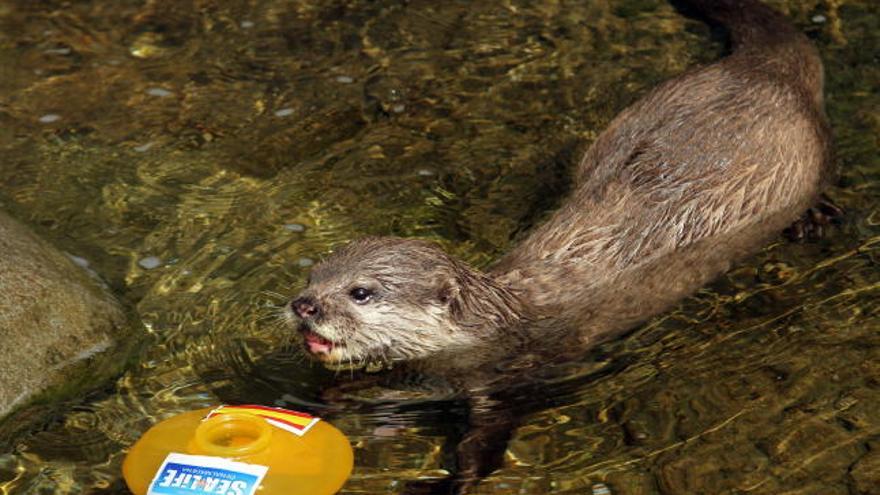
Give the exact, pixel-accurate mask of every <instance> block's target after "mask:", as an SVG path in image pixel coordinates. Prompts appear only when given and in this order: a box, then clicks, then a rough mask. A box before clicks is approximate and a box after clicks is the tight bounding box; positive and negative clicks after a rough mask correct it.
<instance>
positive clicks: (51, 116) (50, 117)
mask: <svg viewBox="0 0 880 495" xmlns="http://www.w3.org/2000/svg"><path fill="white" fill-rule="evenodd" d="M59 120H61V116H60V115H58V114H57V113H47V114H46V115H43V116H42V117H40V118H39V121H40V122H41V123H43V124H51V123H52V122H58V121H59Z"/></svg>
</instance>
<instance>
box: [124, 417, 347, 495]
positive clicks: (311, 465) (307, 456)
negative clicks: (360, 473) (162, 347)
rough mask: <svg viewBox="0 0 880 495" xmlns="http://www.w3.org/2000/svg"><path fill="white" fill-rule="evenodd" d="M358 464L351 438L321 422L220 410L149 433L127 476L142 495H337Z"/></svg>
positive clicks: (128, 462) (131, 456)
mask: <svg viewBox="0 0 880 495" xmlns="http://www.w3.org/2000/svg"><path fill="white" fill-rule="evenodd" d="M353 464H354V457H353V454H352V451H351V445H349V442H348V439H347V438H345V436H344V435H343V434H342V433H341V432H340V431H339V430H337V429H336V428H334V427H333V426H331V425H330V424H329V423H327V422H325V421H321V420H320V419H318V418H316V417H313V416H309V415H308V414H304V413H300V412H295V411H288V410H285V409H278V408H274V407H264V406H253V405H246V406H220V407H217V408H214V409H200V410H197V411H190V412H187V413H183V414H180V415H178V416H174V417H172V418H170V419H167V420H165V421H163V422H161V423H159V424H157V425H155V426H153V427H152V428H150V429H149V430H148V431H147V432H146V433H145V434H144V436H143V437H141V439H140V440H138V441H137V442H136V443H135V444H134V446H133V447H132V448H131V451H129V453H128V455H127V456H126V457H125V462H124V463H123V464H122V474H123V476H124V477H125V482H126V483H127V484H128V488H129V489H130V490H131V491H132V492H133V493H134V494H135V495H206V494H212V495H254V494H259V495H330V494H333V493H336V492H337V491H338V490H339V489H340V488H341V487H342V485H343V483H345V480H346V479H347V478H348V476H349V475H350V474H351V470H352V467H353Z"/></svg>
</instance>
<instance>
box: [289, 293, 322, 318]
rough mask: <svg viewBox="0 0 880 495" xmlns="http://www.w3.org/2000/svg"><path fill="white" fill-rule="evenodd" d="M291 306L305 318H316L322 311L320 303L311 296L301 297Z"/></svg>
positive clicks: (297, 313)
mask: <svg viewBox="0 0 880 495" xmlns="http://www.w3.org/2000/svg"><path fill="white" fill-rule="evenodd" d="M290 308H291V309H292V310H293V312H294V313H296V315H297V316H299V317H300V318H302V319H303V320H308V319H309V318H316V317H317V316H318V315H319V314H320V313H321V308H320V307H318V303H317V302H315V300H314V299H312V298H310V297H300V298H299V299H295V300H294V301H293V302H291V303H290Z"/></svg>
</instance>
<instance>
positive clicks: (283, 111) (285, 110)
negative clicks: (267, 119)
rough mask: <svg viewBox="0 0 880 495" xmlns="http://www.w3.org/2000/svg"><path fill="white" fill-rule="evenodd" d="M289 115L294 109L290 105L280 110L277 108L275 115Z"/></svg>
mask: <svg viewBox="0 0 880 495" xmlns="http://www.w3.org/2000/svg"><path fill="white" fill-rule="evenodd" d="M289 115H293V109H292V108H289V107H288V108H282V109H280V110H275V116H276V117H287V116H289Z"/></svg>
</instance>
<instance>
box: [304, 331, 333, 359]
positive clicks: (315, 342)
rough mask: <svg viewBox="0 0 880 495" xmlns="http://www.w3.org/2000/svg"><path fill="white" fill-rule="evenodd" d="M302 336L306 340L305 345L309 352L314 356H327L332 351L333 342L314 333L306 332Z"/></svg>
mask: <svg viewBox="0 0 880 495" xmlns="http://www.w3.org/2000/svg"><path fill="white" fill-rule="evenodd" d="M304 336H305V339H306V345H307V346H308V347H309V352H312V353H314V354H320V353H325V354H329V353H330V351H331V350H333V342H330V341H329V340H327V339H325V338H324V337H321V336H320V335H318V334H316V333H315V332H306V333H305V335H304Z"/></svg>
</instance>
